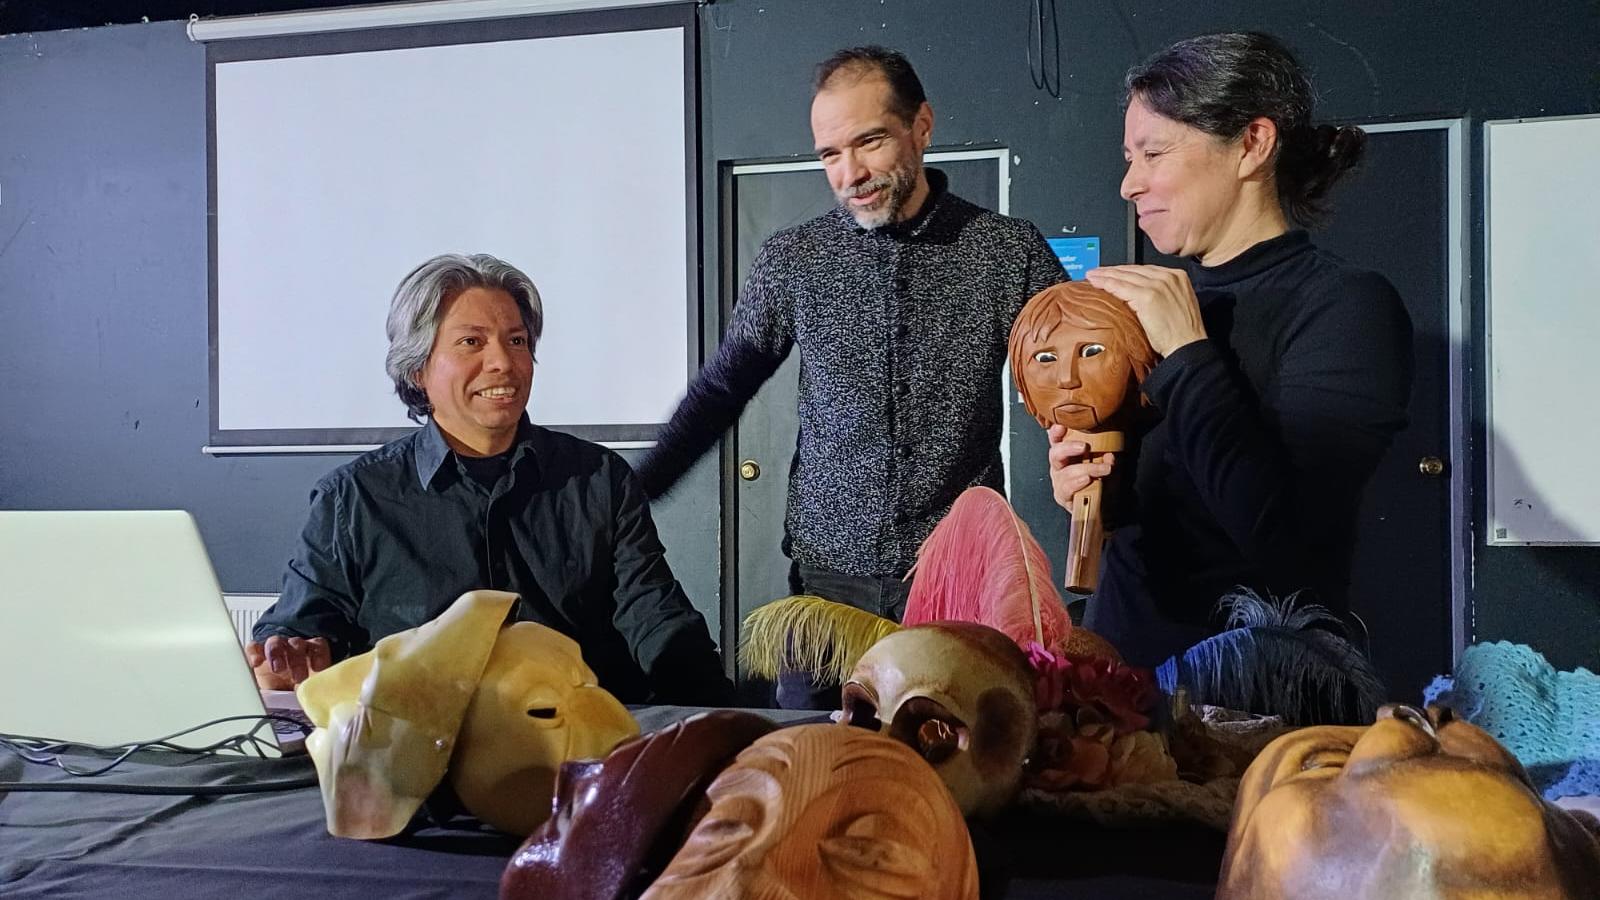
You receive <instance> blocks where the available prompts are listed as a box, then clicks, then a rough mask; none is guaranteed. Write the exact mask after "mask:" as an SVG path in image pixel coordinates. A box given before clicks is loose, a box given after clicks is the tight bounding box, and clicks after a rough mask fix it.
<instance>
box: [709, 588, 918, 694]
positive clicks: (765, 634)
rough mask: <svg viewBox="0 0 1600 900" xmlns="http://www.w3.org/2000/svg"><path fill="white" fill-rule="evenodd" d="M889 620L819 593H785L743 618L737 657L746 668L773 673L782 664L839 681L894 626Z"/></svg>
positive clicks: (757, 673)
mask: <svg viewBox="0 0 1600 900" xmlns="http://www.w3.org/2000/svg"><path fill="white" fill-rule="evenodd" d="M899 630H900V626H899V625H896V624H895V623H894V622H892V621H890V620H889V619H885V618H883V617H881V616H875V615H873V614H872V613H869V612H866V611H865V610H860V609H856V608H855V607H854V606H849V605H847V604H844V603H835V602H834V601H832V600H825V599H823V598H821V597H812V596H809V595H800V596H796V597H785V598H784V599H782V600H776V601H774V602H772V603H768V604H767V605H766V606H763V607H761V608H760V609H757V610H755V611H754V612H752V613H750V615H748V616H746V617H745V620H744V639H743V640H742V641H740V644H739V661H740V663H741V664H742V665H743V666H744V670H745V672H747V673H748V674H751V675H755V676H758V677H761V678H776V677H778V672H779V670H781V669H791V670H797V671H801V672H810V673H811V674H812V675H814V676H816V677H817V678H818V679H819V680H826V679H829V678H831V679H832V683H843V682H844V680H845V679H846V678H848V677H850V671H851V670H852V669H854V668H855V666H856V661H857V660H859V659H860V658H861V654H863V653H866V652H867V648H869V647H871V646H872V645H873V644H876V643H877V642H878V639H879V638H882V637H883V636H884V635H887V634H891V633H893V632H896V631H899Z"/></svg>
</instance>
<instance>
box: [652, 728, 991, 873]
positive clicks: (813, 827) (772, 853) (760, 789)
mask: <svg viewBox="0 0 1600 900" xmlns="http://www.w3.org/2000/svg"><path fill="white" fill-rule="evenodd" d="M706 796H707V797H708V798H709V799H710V801H711V809H710V811H708V812H707V813H706V815H705V817H704V818H702V819H701V820H700V822H699V823H698V824H697V825H696V826H695V828H694V831H693V832H692V833H691V834H690V835H689V839H688V841H687V842H685V844H684V845H683V847H682V849H680V850H679V851H678V853H677V855H676V856H674V857H673V859H672V862H671V864H669V865H668V866H667V869H666V871H665V872H663V873H662V874H661V877H660V878H658V879H656V882H655V884H654V885H653V886H652V887H651V888H650V890H648V891H646V892H645V894H644V896H643V900H701V898H705V897H741V898H746V900H800V898H809V897H850V898H853V900H875V898H883V900H890V898H894V900H905V898H911V897H916V898H923V900H976V898H977V896H978V874H977V863H976V861H975V860H974V858H973V853H972V841H971V839H970V838H969V837H968V836H967V827H966V823H965V822H964V821H963V820H962V818H961V812H960V810H958V809H957V808H956V805H955V802H954V801H953V800H952V799H951V798H950V793H949V792H948V791H946V790H945V789H944V786H943V785H942V784H941V783H940V781H939V778H938V776H937V775H936V774H934V772H933V770H932V769H930V768H929V767H928V766H927V764H926V763H924V762H923V761H922V760H921V759H919V758H917V755H916V754H915V753H913V752H912V751H911V750H910V749H909V748H907V747H906V746H905V745H904V744H901V743H900V742H898V741H894V740H891V739H889V738H887V737H885V736H883V735H881V734H873V733H871V732H868V731H863V730H861V729H859V728H840V727H838V726H836V725H825V724H824V725H798V726H795V727H793V728H784V729H782V730H779V731H774V732H773V733H771V734H769V735H767V736H766V737H763V738H761V739H760V740H758V741H756V742H755V743H754V744H751V745H750V747H749V748H748V749H746V750H745V751H744V752H743V753H740V754H739V756H738V758H737V759H735V760H734V762H733V764H732V765H731V766H729V767H728V768H727V769H725V770H724V771H723V772H722V774H721V775H719V776H718V777H717V779H716V781H714V782H712V784H711V787H710V788H709V789H708V790H707V792H706Z"/></svg>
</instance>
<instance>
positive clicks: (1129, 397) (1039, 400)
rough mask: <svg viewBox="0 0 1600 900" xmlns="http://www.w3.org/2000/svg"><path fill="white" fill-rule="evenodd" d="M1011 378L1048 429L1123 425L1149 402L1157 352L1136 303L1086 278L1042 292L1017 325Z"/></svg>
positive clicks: (1032, 411)
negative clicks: (1148, 381)
mask: <svg viewBox="0 0 1600 900" xmlns="http://www.w3.org/2000/svg"><path fill="white" fill-rule="evenodd" d="M1010 357H1011V377H1012V379H1013V380H1014V381H1015V382H1016V384H1017V389H1018V390H1019V391H1020V392H1021V393H1022V399H1023V402H1024V404H1025V405H1026V406H1027V408H1028V412H1029V413H1030V414H1031V415H1033V417H1034V418H1035V419H1037V420H1038V421H1039V424H1040V425H1042V426H1045V427H1047V428H1048V427H1049V426H1051V425H1063V426H1066V427H1067V428H1070V429H1073V430H1075V431H1088V432H1094V431H1104V430H1107V429H1115V428H1118V427H1119V424H1120V422H1121V420H1122V419H1124V418H1125V413H1126V412H1127V411H1129V410H1131V409H1133V408H1137V407H1138V406H1139V405H1140V404H1141V402H1143V401H1142V400H1141V398H1140V396H1139V385H1140V384H1141V383H1142V382H1143V381H1144V378H1145V376H1146V375H1148V374H1150V370H1151V369H1152V368H1154V366H1155V364H1156V354H1155V351H1154V350H1152V349H1151V347H1150V342H1149V340H1148V339H1146V338H1145V334H1144V328H1143V327H1142V326H1140V324H1139V319H1138V317H1137V316H1135V315H1134V313H1133V311H1132V310H1131V309H1129V308H1128V304H1126V303H1124V302H1122V301H1121V300H1118V299H1117V298H1116V297H1114V296H1112V295H1111V294H1109V293H1106V292H1105V291H1102V290H1100V289H1099V288H1097V287H1095V286H1093V285H1091V284H1089V283H1088V282H1084V281H1069V282H1064V283H1062V284H1058V285H1055V286H1054V287H1050V288H1046V289H1045V290H1043V291H1040V292H1039V293H1037V294H1035V295H1034V296H1033V298H1032V299H1031V300H1029V301H1028V303H1027V305H1026V306H1024V307H1023V308H1022V312H1021V313H1020V314H1018V316H1017V322H1016V324H1015V325H1013V326H1012V328H1011V345H1010Z"/></svg>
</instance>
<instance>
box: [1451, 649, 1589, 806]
mask: <svg viewBox="0 0 1600 900" xmlns="http://www.w3.org/2000/svg"><path fill="white" fill-rule="evenodd" d="M1423 695H1424V697H1425V700H1426V702H1427V703H1429V704H1434V703H1437V704H1439V705H1441V706H1448V707H1449V708H1450V709H1451V710H1452V711H1454V712H1455V714H1456V715H1457V716H1459V717H1460V718H1463V719H1466V720H1467V721H1469V722H1471V723H1472V724H1474V725H1477V726H1478V727H1479V728H1482V729H1483V730H1484V731H1487V732H1489V734H1491V735H1493V736H1494V737H1495V739H1496V740H1498V741H1499V742H1500V743H1501V744H1504V745H1505V747H1506V749H1507V750H1510V751H1511V752H1512V753H1513V754H1514V755H1515V756H1516V757H1517V759H1518V760H1520V761H1521V762H1522V765H1523V766H1524V767H1526V768H1527V770H1528V775H1529V776H1531V777H1532V778H1533V783H1534V785H1535V786H1536V787H1538V788H1539V790H1540V791H1541V792H1543V794H1544V796H1545V799H1547V800H1554V799H1556V798H1557V797H1572V796H1578V795H1594V794H1600V675H1596V674H1595V673H1593V672H1590V671H1589V670H1588V669H1582V668H1580V669H1578V670H1577V671H1574V672H1559V671H1557V670H1556V668H1555V667H1554V666H1552V665H1550V663H1549V662H1548V661H1546V660H1545V658H1544V656H1543V655H1542V654H1540V653H1538V652H1536V651H1535V650H1534V649H1533V648H1532V647H1529V646H1527V645H1526V644H1512V643H1508V642H1505V641H1500V642H1497V643H1492V644H1473V645H1472V646H1471V647H1468V648H1467V649H1466V651H1465V652H1464V653H1462V655H1461V662H1460V664H1459V665H1457V666H1456V674H1455V677H1454V678H1451V677H1450V676H1448V675H1441V676H1439V677H1438V678H1435V679H1434V681H1433V684H1431V685H1429V686H1428V687H1427V689H1426V690H1425V691H1423Z"/></svg>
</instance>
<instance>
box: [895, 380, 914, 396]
mask: <svg viewBox="0 0 1600 900" xmlns="http://www.w3.org/2000/svg"><path fill="white" fill-rule="evenodd" d="M894 395H895V396H896V397H909V396H911V385H910V384H909V383H908V382H904V381H897V382H895V385H894Z"/></svg>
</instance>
